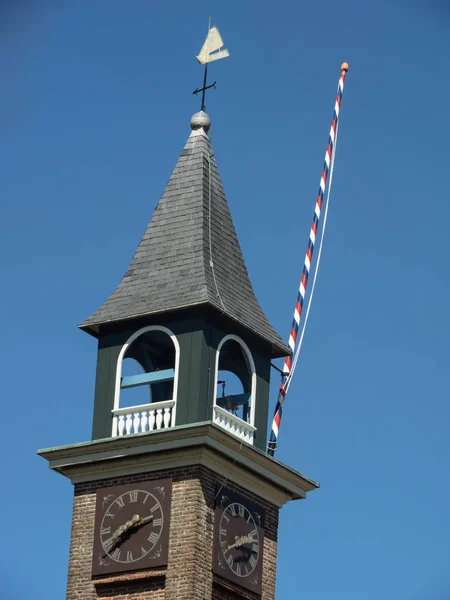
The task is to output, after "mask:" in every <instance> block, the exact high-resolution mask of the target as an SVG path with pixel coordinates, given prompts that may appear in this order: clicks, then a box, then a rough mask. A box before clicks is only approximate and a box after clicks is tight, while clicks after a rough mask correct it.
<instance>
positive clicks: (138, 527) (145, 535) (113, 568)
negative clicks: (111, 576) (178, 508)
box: [92, 480, 172, 575]
mask: <svg viewBox="0 0 450 600" xmlns="http://www.w3.org/2000/svg"><path fill="white" fill-rule="evenodd" d="M171 492H172V482H171V481H170V480H162V481H156V482H142V483H135V484H128V485H124V486H116V487H111V488H103V489H101V490H98V492H97V505H96V518H95V538H94V553H93V562H92V574H93V575H99V574H103V573H105V574H106V573H117V572H122V571H131V570H136V569H145V568H151V567H156V566H162V565H165V564H167V553H168V534H169V518H170V503H171Z"/></svg>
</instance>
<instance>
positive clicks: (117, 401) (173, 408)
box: [112, 325, 180, 437]
mask: <svg viewBox="0 0 450 600" xmlns="http://www.w3.org/2000/svg"><path fill="white" fill-rule="evenodd" d="M149 331H162V332H163V333H165V334H166V335H168V336H169V337H170V339H171V340H172V343H173V345H174V347H175V376H174V380H173V398H172V399H171V400H170V401H168V402H169V403H170V404H171V412H170V425H169V426H170V427H174V426H175V424H176V409H177V393H178V372H179V367H180V344H179V343H178V340H177V338H176V335H175V334H174V333H173V331H171V330H170V329H168V328H167V327H163V326H162V325H148V326H147V327H142V329H139V330H138V331H136V332H135V333H133V335H132V336H131V337H129V338H128V340H127V341H126V342H125V344H124V345H123V346H122V349H121V351H120V354H119V358H118V359H117V367H116V382H115V391H114V408H113V410H112V413H113V424H112V436H113V437H116V436H117V435H119V430H118V429H119V428H118V417H119V416H121V415H124V414H128V413H129V414H134V413H135V412H136V411H137V410H139V409H140V408H141V407H140V406H136V407H135V406H130V407H127V408H126V409H125V410H123V409H121V408H120V381H121V378H122V363H123V359H124V356H125V353H126V351H127V350H128V348H129V347H130V346H131V344H132V343H133V342H134V341H135V340H136V339H137V338H139V337H140V336H141V335H143V334H144V333H147V332H149ZM136 362H138V361H136ZM160 404H161V405H162V404H164V402H163V403H161V402H158V403H155V408H160V406H159V405H160ZM156 405H158V406H156Z"/></svg>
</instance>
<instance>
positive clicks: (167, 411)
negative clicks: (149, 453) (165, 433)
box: [164, 407, 171, 429]
mask: <svg viewBox="0 0 450 600" xmlns="http://www.w3.org/2000/svg"><path fill="white" fill-rule="evenodd" d="M170 417H171V414H170V407H168V408H165V409H164V427H165V428H166V429H167V427H169V426H170Z"/></svg>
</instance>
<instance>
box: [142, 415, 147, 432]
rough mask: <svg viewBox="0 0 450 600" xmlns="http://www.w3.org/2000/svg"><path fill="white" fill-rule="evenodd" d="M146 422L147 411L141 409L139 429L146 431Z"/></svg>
mask: <svg viewBox="0 0 450 600" xmlns="http://www.w3.org/2000/svg"><path fill="white" fill-rule="evenodd" d="M147 422H148V418H147V411H146V410H143V411H142V416H141V431H142V432H144V431H147Z"/></svg>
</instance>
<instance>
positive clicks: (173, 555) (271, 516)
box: [67, 466, 279, 600]
mask: <svg viewBox="0 0 450 600" xmlns="http://www.w3.org/2000/svg"><path fill="white" fill-rule="evenodd" d="M166 478H171V479H172V482H173V484H172V485H173V487H172V509H171V518H170V536H169V558H168V565H167V569H158V570H152V571H139V572H134V573H127V574H123V575H112V576H111V575H107V576H98V577H96V578H93V577H92V574H91V571H92V550H93V542H94V519H95V500H96V492H97V490H98V489H100V488H103V487H109V486H113V485H122V484H126V483H134V482H139V481H149V480H157V479H166ZM222 482H223V478H222V477H219V476H218V475H217V474H215V473H214V472H213V471H211V470H210V469H207V468H206V467H203V466H192V467H186V468H178V469H166V470H163V471H157V472H151V473H142V474H139V475H131V476H125V477H120V478H114V479H103V480H99V481H94V482H89V483H83V484H76V485H75V497H74V505H73V519H72V536H71V545H70V558H69V578H68V586H67V600H97V598H102V599H107V598H110V599H111V600H210V599H211V600H235V599H236V598H245V599H248V600H257V599H259V598H261V600H274V597H275V569H276V551H277V531H278V512H279V511H278V508H277V507H276V506H274V505H273V504H271V503H269V502H267V501H265V500H263V499H262V498H260V497H259V496H255V495H254V494H252V493H250V492H248V491H247V490H245V489H243V488H241V487H239V486H235V485H233V484H232V483H231V482H229V481H227V482H226V486H227V487H229V488H231V489H234V490H235V491H236V492H238V493H240V494H242V495H244V496H245V497H247V498H249V499H250V500H253V501H254V502H256V503H258V504H260V505H262V506H263V507H264V509H265V513H266V519H265V520H266V523H265V537H264V552H263V580H262V594H261V596H259V595H256V594H254V593H252V592H249V591H246V590H244V589H243V588H240V587H239V586H236V585H234V584H233V583H231V582H229V581H227V580H225V579H222V578H220V577H219V576H217V575H213V573H212V571H211V569H212V550H213V528H214V497H215V492H216V485H217V483H222Z"/></svg>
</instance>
